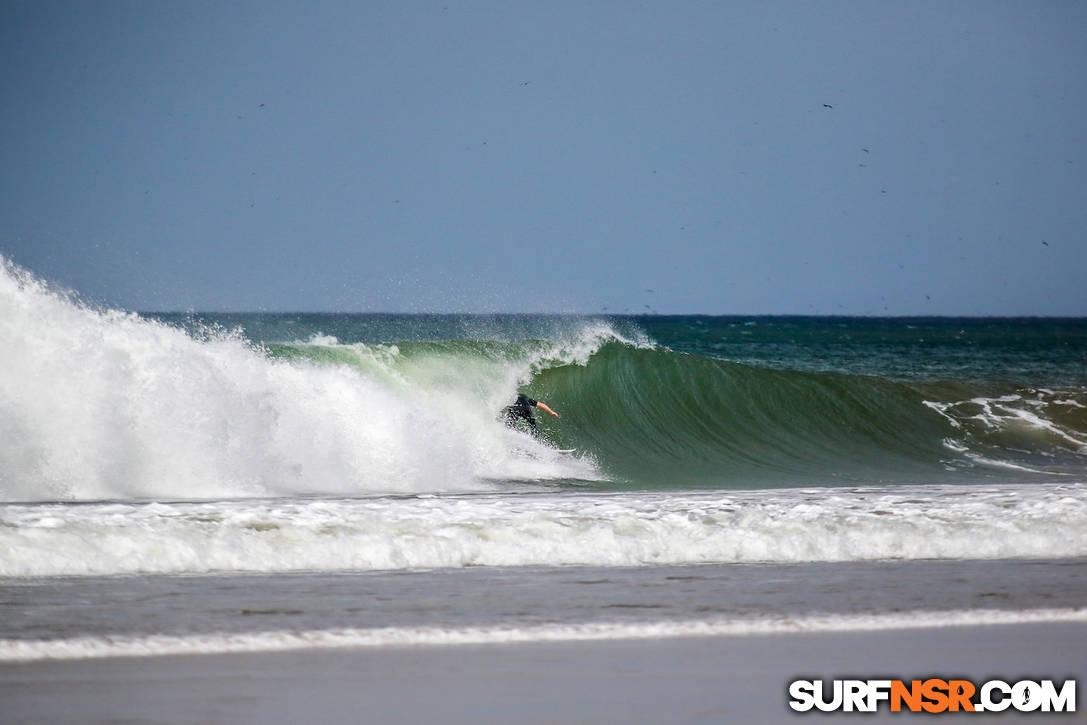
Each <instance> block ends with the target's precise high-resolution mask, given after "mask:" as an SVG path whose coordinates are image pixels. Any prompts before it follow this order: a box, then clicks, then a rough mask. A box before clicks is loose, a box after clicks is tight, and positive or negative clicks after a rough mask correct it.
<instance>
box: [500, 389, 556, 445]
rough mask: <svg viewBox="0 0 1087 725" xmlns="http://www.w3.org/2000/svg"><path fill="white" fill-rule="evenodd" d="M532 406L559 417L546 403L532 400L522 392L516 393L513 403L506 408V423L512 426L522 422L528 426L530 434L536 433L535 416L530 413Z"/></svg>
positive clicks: (538, 430) (537, 430) (537, 431)
mask: <svg viewBox="0 0 1087 725" xmlns="http://www.w3.org/2000/svg"><path fill="white" fill-rule="evenodd" d="M533 408H541V409H542V410H544V411H546V412H548V413H550V414H551V415H553V416H555V417H556V418H558V417H559V414H558V413H556V412H555V411H553V410H551V408H549V407H547V403H544V402H543V401H540V400H533V399H532V398H530V397H528V396H527V395H525V394H524V393H518V394H517V400H516V401H514V403H513V405H511V406H509V407H508V408H506V425H508V426H510V427H511V428H512V427H514V426H517V425H519V424H521V423H524V425H527V426H528V427H529V429H530V430H531V432H532V435H536V434H538V433H539V432H540V429H539V428H537V427H536V416H535V415H533V414H532V409H533Z"/></svg>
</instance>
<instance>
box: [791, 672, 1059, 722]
mask: <svg viewBox="0 0 1087 725" xmlns="http://www.w3.org/2000/svg"><path fill="white" fill-rule="evenodd" d="M883 706H886V707H888V708H889V709H890V711H891V712H903V711H906V712H928V713H942V712H1003V711H1004V710H1008V709H1011V710H1017V711H1019V712H1075V711H1076V681H1075V680H1065V681H1064V682H1063V683H1061V684H1059V685H1058V684H1057V683H1056V682H1054V681H1053V680H1020V681H1018V682H1013V683H1009V682H1005V681H1003V680H989V681H988V682H983V683H981V684H980V685H978V684H975V683H973V682H970V681H969V680H944V679H940V678H936V677H932V678H929V679H925V680H911V681H909V682H908V683H907V682H904V681H903V680H832V681H830V682H825V681H823V680H794V681H793V682H791V683H789V707H791V708H792V709H793V710H796V711H797V712H808V711H810V710H812V709H813V708H814V709H816V710H821V711H823V712H876V711H877V710H878V709H880V708H881V707H883Z"/></svg>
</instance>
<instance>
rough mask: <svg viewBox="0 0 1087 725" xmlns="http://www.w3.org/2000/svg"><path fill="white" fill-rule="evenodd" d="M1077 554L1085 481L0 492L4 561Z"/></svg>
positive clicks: (373, 564) (314, 565)
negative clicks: (110, 495) (54, 499)
mask: <svg viewBox="0 0 1087 725" xmlns="http://www.w3.org/2000/svg"><path fill="white" fill-rule="evenodd" d="M1076 556H1087V486H1083V485H1056V484H1032V485H1029V486H956V485H952V486H894V487H887V488H856V489H847V488H834V489H782V490H765V491H746V492H729V493H723V492H713V493H694V492H684V493H683V494H682V495H676V494H673V493H663V492H644V493H637V492H628V493H616V494H599V493H588V492H580V493H537V494H529V495H519V494H504V495H498V494H493V495H492V494H465V495H441V496H434V495H424V496H411V497H407V496H397V497H372V498H358V499H328V498H322V499H268V500H235V501H208V502H181V503H134V502H115V503H98V504H91V503H88V504H81V505H71V504H57V503H54V504H33V505H32V504H6V505H2V506H0V576H9V577H41V576H58V575H61V576H65V575H115V574H151V573H154V574H192V573H208V572H287V571H373V570H393V569H433V568H460V567H480V566H486V567H515V566H564V565H585V566H639V565H656V564H699V563H749V562H826V561H867V560H879V559H1002V558H1030V557H1035V558H1061V557H1076Z"/></svg>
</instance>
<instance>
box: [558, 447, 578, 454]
mask: <svg viewBox="0 0 1087 725" xmlns="http://www.w3.org/2000/svg"><path fill="white" fill-rule="evenodd" d="M575 452H577V448H556V449H555V453H575Z"/></svg>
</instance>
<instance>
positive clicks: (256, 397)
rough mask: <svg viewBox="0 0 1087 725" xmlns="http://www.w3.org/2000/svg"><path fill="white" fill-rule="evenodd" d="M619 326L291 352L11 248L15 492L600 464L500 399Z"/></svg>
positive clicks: (7, 394) (429, 483)
mask: <svg viewBox="0 0 1087 725" xmlns="http://www.w3.org/2000/svg"><path fill="white" fill-rule="evenodd" d="M620 337H621V336H618V334H617V333H615V332H614V331H613V330H612V329H611V328H610V327H609V325H608V324H607V323H605V322H602V321H590V322H586V323H585V324H574V325H573V326H572V328H571V329H569V330H567V331H566V333H565V334H564V335H563V336H560V337H559V338H557V339H555V340H549V341H545V344H542V345H537V346H535V347H531V348H522V349H520V353H521V354H518V355H505V356H502V355H497V356H491V357H490V358H484V359H479V358H471V359H467V360H466V358H465V356H462V355H457V354H455V353H449V352H448V350H444V351H443V350H439V353H440V354H438V355H434V356H429V357H427V356H425V355H424V356H416V357H415V358H413V359H412V360H410V361H408V365H407V366H406V368H401V369H398V368H396V366H395V365H394V366H393V367H391V368H389V367H386V368H382V367H381V365H382V362H383V360H384V361H386V362H387V361H389V360H392V361H400V360H401V359H402V358H403V356H402V355H400V354H399V353H398V352H396V351H394V350H387V351H385V354H384V357H382V356H380V355H379V356H374V355H371V358H372V359H371V360H370V362H369V363H368V365H369V367H367V365H364V364H363V362H362V358H363V357H365V356H364V355H361V356H360V353H359V350H358V349H355V348H351V347H349V346H340V345H336V344H334V341H333V340H332V339H331V338H328V337H326V338H315V340H314V344H312V345H308V346H305V345H304V346H302V347H303V348H306V349H307V350H309V351H310V353H312V351H313V350H315V349H320V350H321V351H323V352H322V354H323V355H324V356H325V357H324V358H320V359H314V357H315V356H314V355H313V354H310V355H309V357H307V356H306V354H298V355H293V356H287V357H286V358H284V357H279V358H277V357H275V356H274V355H270V354H269V352H268V350H267V349H266V348H261V347H257V346H254V345H253V344H251V343H250V342H248V341H246V340H245V339H243V338H242V337H241V336H240V334H235V333H228V332H222V331H215V330H203V331H202V332H201V333H200V334H189V333H187V332H185V331H184V330H182V329H179V328H176V327H171V326H169V325H166V324H163V323H160V322H156V321H153V320H148V319H145V318H142V317H140V316H138V315H136V314H132V313H125V312H120V311H115V310H98V309H94V308H92V307H90V306H88V305H85V304H82V303H81V302H79V301H78V300H77V299H75V298H74V297H73V296H71V295H68V294H65V293H63V292H58V291H56V290H53V289H51V288H50V287H49V286H48V285H46V284H44V283H42V282H41V281H39V280H37V279H35V278H34V277H33V276H32V275H30V274H29V273H27V272H26V271H24V270H21V269H19V268H17V267H16V266H15V265H12V264H11V263H9V262H7V261H6V260H5V259H3V258H2V257H0V349H2V350H3V351H4V364H3V365H0V410H2V411H3V416H0V499H4V500H9V501H12V500H14V501H43V500H73V501H87V500H101V499H178V498H186V499H194V498H206V499H221V498H234V497H262V496H277V495H283V496H290V495H311V494H330V495H364V494H368V493H375V492H381V493H397V492H400V493H419V492H435V491H468V490H476V491H479V490H493V489H494V486H493V485H491V484H490V483H488V481H489V480H491V479H495V478H510V477H514V478H527V479H539V480H548V479H563V478H578V479H590V480H591V479H599V478H602V476H601V474H599V472H598V471H597V470H596V468H595V466H594V465H593V464H592V462H591V461H590V460H589V459H588V458H582V459H576V460H575V459H571V458H556V457H554V456H552V455H550V453H549V452H548V450H547V447H546V446H544V445H541V444H540V443H538V442H537V441H534V440H532V439H531V438H529V437H528V436H525V435H520V436H518V435H514V434H513V432H511V431H509V430H508V429H507V428H505V427H504V426H503V425H502V424H501V423H500V422H499V421H498V420H497V419H496V415H497V412H498V411H499V410H501V407H502V405H508V404H509V402H510V401H512V400H513V398H514V395H515V392H516V390H517V388H518V386H519V385H522V384H524V383H526V382H527V381H528V380H529V379H530V378H531V376H532V374H533V371H534V370H537V369H539V368H540V367H541V366H546V365H551V364H564V365H571V364H572V365H577V364H582V363H583V361H585V360H587V359H588V357H590V356H591V355H592V354H593V352H594V351H595V350H596V349H598V348H599V346H600V345H603V344H605V343H606V341H608V340H611V339H619V338H620ZM624 339H625V338H624ZM337 356H339V357H337ZM352 356H354V357H352ZM318 357H319V356H318ZM352 360H354V362H355V364H351V362H352ZM516 449H521V450H527V451H528V452H529V453H530V454H531V455H529V456H527V457H525V456H521V457H520V458H518V457H517V455H516V453H515V450H516ZM514 474H516V475H514Z"/></svg>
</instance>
